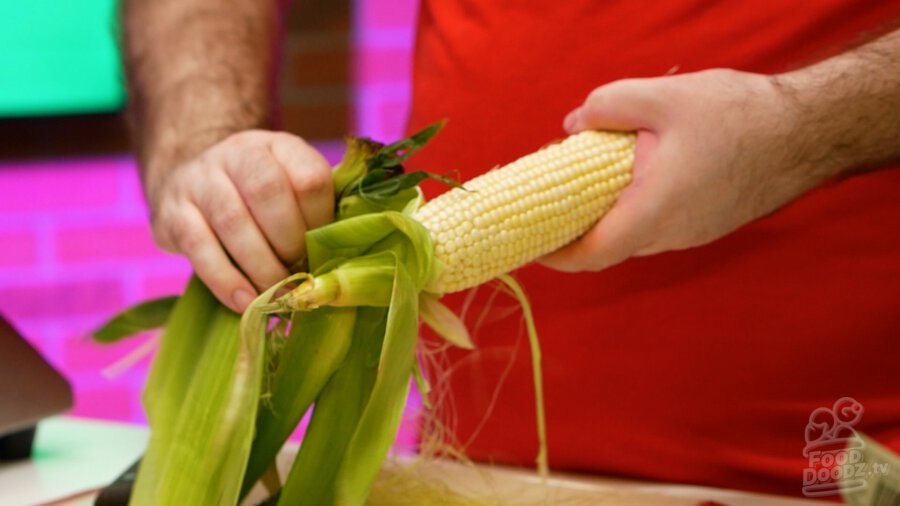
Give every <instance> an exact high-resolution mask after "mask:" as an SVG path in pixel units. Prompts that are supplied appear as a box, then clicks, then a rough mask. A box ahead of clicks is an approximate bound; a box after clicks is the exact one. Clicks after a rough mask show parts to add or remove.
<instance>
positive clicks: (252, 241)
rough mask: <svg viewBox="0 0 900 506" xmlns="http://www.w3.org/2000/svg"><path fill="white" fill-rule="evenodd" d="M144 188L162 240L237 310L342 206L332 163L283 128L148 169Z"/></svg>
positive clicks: (251, 133) (294, 259) (283, 270)
mask: <svg viewBox="0 0 900 506" xmlns="http://www.w3.org/2000/svg"><path fill="white" fill-rule="evenodd" d="M145 187H146V190H147V198H148V201H149V204H150V208H151V212H152V226H153V236H154V239H155V240H156V242H157V244H159V246H160V247H162V248H163V249H165V250H167V251H171V252H174V253H180V254H183V255H185V256H186V257H187V258H188V260H189V261H190V262H191V265H192V266H193V268H194V270H195V272H196V274H197V276H199V277H200V279H201V280H202V281H203V282H204V283H205V284H206V286H208V287H209V289H210V290H212V292H213V293H214V294H215V295H216V297H217V298H218V299H219V300H220V301H222V303H224V304H225V305H227V306H228V307H230V308H231V309H233V310H234V311H237V312H243V310H244V309H246V307H247V305H248V304H249V303H250V302H251V301H252V300H253V298H254V297H255V296H256V294H257V293H259V291H261V290H265V289H266V288H268V287H270V286H272V285H273V284H275V283H276V282H278V281H279V280H281V279H283V278H284V277H286V276H287V275H288V272H289V268H290V267H291V266H295V265H297V264H298V263H300V262H303V261H304V260H305V258H306V248H305V243H304V233H305V232H306V231H307V230H309V229H312V228H316V227H319V226H322V225H325V224H327V223H329V222H331V220H332V219H333V213H334V190H333V188H332V181H331V167H330V166H329V164H328V162H327V161H326V160H325V158H324V157H323V156H322V155H321V154H320V153H319V152H318V151H316V150H315V149H314V148H313V147H312V146H310V145H309V144H307V143H306V142H305V141H303V139H301V138H299V137H296V136H294V135H290V134H287V133H283V132H272V131H265V130H248V131H244V132H240V133H237V134H234V135H231V136H230V137H228V138H226V139H225V140H223V141H221V142H219V143H218V144H216V145H214V146H212V147H211V148H209V149H207V150H206V151H205V152H203V153H201V154H200V155H199V156H197V157H196V158H194V159H193V160H190V161H188V162H187V163H183V164H181V165H179V166H177V167H171V168H170V167H163V166H159V167H155V168H153V169H151V170H149V171H147V173H146V181H145ZM229 256H230V257H231V259H233V261H234V262H232V260H231V259H229ZM235 264H237V265H236V266H235Z"/></svg>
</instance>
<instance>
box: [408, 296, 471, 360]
mask: <svg viewBox="0 0 900 506" xmlns="http://www.w3.org/2000/svg"><path fill="white" fill-rule="evenodd" d="M419 311H420V313H421V314H420V316H421V317H422V321H424V322H425V324H426V325H428V326H429V327H431V329H432V330H434V331H435V332H436V333H437V334H438V335H439V336H441V337H443V338H444V339H446V340H447V342H449V343H450V344H452V345H454V346H459V347H460V348H463V349H466V350H472V349H475V344H473V343H472V338H471V337H469V330H468V329H467V328H466V324H465V323H463V321H462V320H460V319H459V316H456V313H454V312H453V311H451V310H450V308H448V307H447V306H445V305H443V304H441V303H440V301H438V297H437V296H436V295H432V294H430V293H425V292H423V293H422V294H420V295H419Z"/></svg>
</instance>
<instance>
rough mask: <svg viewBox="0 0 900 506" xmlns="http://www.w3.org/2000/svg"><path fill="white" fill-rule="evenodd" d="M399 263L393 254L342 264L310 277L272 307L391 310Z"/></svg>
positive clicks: (358, 258)
mask: <svg viewBox="0 0 900 506" xmlns="http://www.w3.org/2000/svg"><path fill="white" fill-rule="evenodd" d="M396 262H397V259H396V255H394V254H392V253H390V252H381V253H374V254H371V255H365V256H361V257H357V258H353V259H350V260H346V261H341V262H340V263H338V264H336V265H332V267H331V269H330V270H327V271H326V272H323V273H320V274H318V275H316V276H310V278H309V279H308V280H306V281H304V282H303V283H302V284H301V285H300V286H298V287H297V288H295V289H293V290H291V291H290V292H289V293H288V294H286V295H284V296H282V297H281V298H279V299H278V300H276V301H275V302H273V303H272V304H271V307H272V308H274V310H275V311H277V312H292V311H309V310H313V309H316V308H318V307H322V306H330V307H358V306H377V307H387V305H388V304H389V303H390V301H391V285H392V284H393V282H394V268H395V265H396ZM323 270H325V269H323Z"/></svg>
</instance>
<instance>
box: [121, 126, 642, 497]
mask: <svg viewBox="0 0 900 506" xmlns="http://www.w3.org/2000/svg"><path fill="white" fill-rule="evenodd" d="M440 126H441V124H436V125H434V126H432V127H429V128H427V129H425V130H423V131H422V132H420V133H418V134H416V135H414V136H412V137H411V138H409V139H404V140H402V141H398V142H397V143H394V144H391V145H389V146H381V145H379V144H376V143H372V142H371V141H365V140H351V142H350V144H349V149H348V153H347V154H346V155H345V158H344V160H343V161H342V162H341V164H340V165H339V166H338V167H336V169H335V179H334V180H335V193H336V196H337V197H338V198H337V200H338V202H339V205H338V209H337V221H335V222H334V223H333V224H330V225H328V226H325V227H322V228H319V229H316V230H312V231H309V232H307V235H306V239H307V249H308V260H309V267H310V272H309V273H300V274H296V275H294V276H291V277H290V278H287V279H286V280H283V281H282V282H281V283H279V284H277V285H276V286H274V287H272V288H270V289H269V290H268V291H267V292H266V293H264V294H263V295H261V296H260V297H259V298H258V299H257V300H256V301H254V303H253V305H252V306H251V308H250V309H249V310H248V311H247V312H246V313H245V315H244V318H243V320H242V321H241V325H240V341H241V344H240V345H239V346H238V345H235V343H236V341H235V340H234V338H233V336H229V335H227V334H231V333H233V332H234V331H236V330H237V328H236V320H235V319H234V315H230V313H228V310H227V309H225V308H224V306H220V307H216V305H215V304H214V303H213V304H206V305H205V306H204V308H205V309H208V310H210V311H207V312H209V313H211V314H209V315H208V316H207V317H204V318H202V319H201V321H200V322H197V325H194V326H189V327H185V326H184V324H185V322H186V321H187V320H189V319H186V316H187V315H186V314H182V313H184V312H185V311H187V310H188V309H191V308H190V307H188V306H190V304H189V303H188V301H192V300H193V299H195V298H196V296H194V297H192V296H191V295H192V294H194V295H196V293H195V292H197V291H198V289H202V288H203V287H202V286H200V285H199V283H196V282H192V287H193V289H191V288H190V287H189V290H188V292H187V293H186V295H185V297H184V298H183V299H182V300H181V301H180V303H179V305H178V306H176V308H175V311H174V313H173V314H172V315H171V317H170V319H169V321H168V324H167V332H166V336H164V339H163V341H164V345H163V349H162V351H161V353H160V356H158V357H157V361H156V363H155V364H154V373H155V372H160V371H166V372H167V374H166V375H165V377H167V378H175V379H176V380H177V381H175V382H174V383H172V382H171V381H170V382H166V381H163V382H162V383H160V381H154V380H160V379H162V380H164V379H165V378H164V377H162V376H160V377H156V376H154V375H151V381H150V385H148V392H147V393H146V400H147V404H148V406H147V407H148V412H149V413H148V414H149V415H150V419H151V424H152V426H153V434H154V441H157V443H156V444H155V446H154V445H153V444H151V451H149V452H148V456H147V458H146V459H145V462H144V463H143V464H142V467H141V476H140V477H139V479H138V491H137V493H136V494H135V496H134V497H133V498H132V501H133V502H134V503H135V504H140V503H150V502H153V503H158V504H178V503H179V502H178V500H179V499H180V498H183V497H195V498H197V499H198V501H199V503H204V504H206V503H209V504H213V503H216V504H234V503H235V501H236V499H237V496H238V493H239V492H240V495H243V494H244V493H246V491H247V490H248V488H249V487H250V485H252V484H253V483H254V482H255V481H256V479H257V478H258V477H259V476H260V475H261V474H262V472H263V470H264V469H266V467H267V466H268V465H269V463H270V461H271V459H272V458H273V457H274V455H275V453H276V452H277V451H278V449H279V448H280V447H281V444H282V443H283V441H284V440H285V439H286V438H287V435H288V434H289V433H290V429H291V428H292V427H293V426H294V425H295V424H296V423H297V422H298V421H299V419H300V417H301V416H302V414H303V413H304V412H305V411H306V410H307V408H308V407H309V405H310V402H311V401H312V398H313V396H315V397H316V401H315V406H316V407H315V408H314V412H313V413H314V414H313V419H312V422H311V425H310V431H309V433H308V434H307V438H306V439H305V440H304V443H303V446H302V447H301V451H300V457H298V459H297V461H296V462H295V469H294V470H292V471H291V473H290V475H289V477H288V481H287V483H286V484H285V486H284V489H283V495H282V496H281V499H280V501H279V504H294V503H296V502H297V501H298V500H300V498H303V501H304V503H306V502H310V503H311V504H318V503H322V504H328V503H332V502H333V503H336V504H341V505H344V504H346V505H361V504H363V502H364V501H365V499H366V496H367V495H368V491H369V490H370V489H371V486H372V483H373V481H374V480H375V477H376V475H377V473H378V470H379V468H380V466H381V463H382V462H383V460H384V458H385V455H386V453H387V451H388V448H389V446H390V444H391V442H392V441H393V436H394V434H395V433H396V430H397V427H398V425H399V420H400V415H401V413H402V410H403V406H404V399H405V398H406V393H407V390H408V388H409V381H408V380H409V378H410V377H411V376H416V374H415V371H416V365H415V359H414V351H415V339H416V335H417V324H416V323H417V317H421V318H422V319H423V320H424V321H425V322H426V323H427V324H429V325H430V326H432V327H433V328H434V329H435V330H436V331H437V332H438V333H439V334H440V335H442V336H444V337H445V338H447V340H448V341H449V342H451V343H453V344H456V345H459V346H463V347H471V346H472V343H471V341H470V340H469V337H468V334H467V332H466V331H465V326H464V325H463V323H462V321H460V320H459V319H458V318H456V317H455V316H454V315H453V314H452V312H450V310H449V309H448V308H446V307H444V306H442V305H441V304H440V303H439V302H438V297H439V296H440V295H441V294H443V293H448V292H453V291H458V290H462V289H465V288H469V287H472V286H476V285H477V284H479V283H482V282H484V281H487V280H490V279H492V278H496V277H499V278H500V279H501V280H502V281H504V282H505V283H507V284H509V285H510V286H511V288H512V289H513V291H514V292H515V293H516V294H517V296H518V298H519V299H520V300H522V301H523V312H524V314H525V318H526V320H527V322H528V333H529V338H530V340H531V343H532V355H533V361H534V363H533V367H534V374H535V400H536V409H537V412H538V438H539V445H540V448H541V453H540V454H539V456H538V459H537V461H538V467H539V469H541V470H546V459H547V457H546V453H545V450H546V435H545V429H544V424H543V394H542V387H541V383H540V349H539V346H538V344H537V341H536V339H537V338H536V330H535V329H534V324H533V322H532V320H531V315H530V310H529V306H528V304H527V302H525V301H524V294H523V293H522V291H521V288H519V287H518V285H517V284H516V283H515V282H514V281H513V280H512V278H510V277H509V276H506V275H505V273H507V272H509V271H511V270H514V269H516V268H518V267H520V266H522V265H524V264H525V263H527V262H529V261H532V260H534V259H536V258H538V257H539V256H541V255H543V254H545V253H547V252H550V251H552V250H554V249H556V248H558V247H560V246H563V245H564V244H566V243H568V242H570V241H572V240H573V239H575V238H577V237H578V236H579V235H581V234H583V233H584V232H585V231H586V230H588V228H589V227H590V226H591V225H592V224H593V223H594V222H596V220H597V219H599V217H600V216H602V215H603V214H604V213H605V212H606V211H607V210H608V209H609V208H610V207H612V205H613V203H614V202H615V200H616V199H617V198H618V196H619V194H620V193H621V191H622V190H623V189H624V187H625V186H626V185H627V184H628V182H629V181H630V178H631V176H630V170H631V165H632V162H633V158H634V155H633V149H634V140H635V136H634V134H613V133H601V132H584V133H581V134H577V135H574V136H572V137H569V138H568V139H566V140H564V141H563V142H561V143H560V144H556V145H552V146H549V147H547V148H545V149H543V150H540V151H538V152H536V153H533V154H531V155H528V156H526V157H523V158H521V159H519V160H517V161H515V162H513V163H511V164H509V165H507V166H506V167H503V168H501V169H497V170H494V171H491V172H489V173H487V174H485V175H483V176H481V177H479V178H475V179H473V180H471V181H469V182H467V183H466V184H465V189H453V190H450V191H449V192H447V193H445V194H444V195H442V196H440V197H438V198H436V199H434V200H433V201H431V202H429V203H427V204H425V205H423V206H421V199H420V198H419V197H418V195H419V193H418V190H417V189H416V188H415V185H416V184H418V182H419V181H421V179H422V178H423V177H424V176H423V175H422V174H423V173H411V174H402V170H398V169H399V164H400V163H401V162H403V161H404V160H405V159H406V158H407V157H408V156H409V155H410V154H412V153H413V152H414V151H415V150H417V149H419V148H420V147H421V146H422V145H424V144H425V142H427V140H428V139H429V138H430V137H431V136H432V135H434V133H436V132H437V130H438V129H440ZM407 177H408V178H407ZM432 177H434V176H432ZM438 179H441V178H439V177H438ZM297 281H302V282H301V283H300V284H299V286H298V287H296V288H295V289H294V290H292V291H291V293H289V294H287V295H285V296H283V297H281V298H278V299H277V300H273V294H274V293H276V292H277V291H278V290H280V289H281V288H282V287H284V286H287V285H288V284H290V283H294V282H297ZM195 285H196V286H195ZM423 292H425V293H423ZM197 293H199V292H197ZM204 293H205V294H206V299H211V295H209V293H208V291H206V292H204ZM192 303H194V304H195V307H199V306H196V304H199V301H198V302H192ZM157 306H158V305H144V306H142V309H141V311H139V312H140V313H141V314H142V315H143V316H142V317H140V318H138V317H137V316H140V315H137V316H135V315H130V317H129V318H128V319H127V322H126V323H129V325H126V326H125V327H127V328H132V327H134V328H135V329H137V327H146V326H148V325H149V326H152V324H154V322H156V324H158V321H159V318H160V317H159V314H157V313H158V312H159V311H158V308H157ZM182 306H184V307H183V308H182V310H181V311H180V312H179V307H182ZM206 306H209V307H208V308H206ZM320 306H321V307H320ZM329 306H330V307H329ZM161 307H169V308H171V304H170V303H167V305H163V306H161ZM148 308H151V309H152V308H156V309H157V310H155V311H150V310H149V309H148ZM201 309H203V308H201ZM294 311H303V312H307V311H308V313H304V316H302V317H298V318H294V320H293V322H294V325H292V326H290V335H291V338H290V339H289V341H288V344H287V345H286V346H285V347H284V348H279V347H269V346H267V343H268V342H269V340H270V339H271V338H269V337H267V334H268V332H267V331H266V328H267V327H268V324H267V322H268V315H271V314H274V315H281V317H282V318H287V317H288V315H290V314H291V313H292V312H294ZM220 313H223V314H225V313H227V314H225V316H229V315H230V316H232V318H231V319H230V320H229V319H228V318H225V316H222V315H221V314H220ZM338 313H339V314H340V315H344V316H345V317H343V318H341V321H340V322H337V323H340V324H338V325H333V324H332V323H335V322H332V321H331V319H332V318H331V317H332V316H333V315H336V314H338ZM204 314H206V313H204ZM179 315H181V316H179ZM357 315H358V316H359V318H356V317H357ZM135 318H137V320H138V323H139V325H137V327H135V325H134V321H133V320H135ZM223 318H224V319H223ZM142 319H143V320H144V321H140V320H142ZM120 320H121V319H120ZM220 320H221V322H220ZM226 320H227V321H226ZM114 322H115V320H114ZM215 322H219V323H221V324H215ZM119 323H121V322H119ZM226 324H227V325H226ZM119 327H122V325H119V326H118V327H116V328H115V329H113V330H115V331H114V332H111V334H110V335H111V336H112V337H113V338H118V336H119V334H123V333H124V332H125V331H126V330H127V329H126V330H123V329H122V328H119ZM195 327H196V328H195ZM138 330H139V329H138ZM351 330H352V332H353V335H352V339H351V336H350V335H349V331H351ZM213 334H222V335H220V336H219V337H220V339H211V338H212V337H214V336H213ZM369 334H371V335H369ZM207 341H209V342H211V343H220V344H221V343H228V344H227V345H221V346H213V349H212V350H206V351H204V352H203V353H202V358H201V363H202V364H203V367H197V366H195V365H194V364H192V363H191V361H192V360H193V359H194V356H195V355H196V353H195V354H180V353H179V354H175V355H172V353H171V352H172V351H173V350H174V351H177V350H176V348H173V346H176V347H177V346H178V345H179V343H190V345H191V346H190V349H194V348H197V349H198V351H199V350H200V349H203V348H204V347H206V343H207ZM337 342H340V343H341V344H342V346H337V347H336V348H335V349H333V350H331V352H332V353H331V355H333V356H332V357H331V359H330V360H325V361H324V362H322V361H321V359H322V356H321V350H322V348H321V346H320V345H321V344H322V343H331V344H335V343H337ZM351 343H353V344H351ZM360 344H365V346H364V347H362V348H361V347H360ZM348 348H349V351H348ZM179 349H181V348H179ZM235 351H237V353H235ZM213 352H217V353H213ZM218 352H221V353H218ZM265 353H268V354H269V356H268V359H269V366H270V367H272V370H267V368H266V367H265V366H263V354H265ZM345 354H347V356H346V357H345V356H344V355H345ZM186 355H190V360H189V361H188V362H185V360H186V359H185V358H184V356H186ZM218 355H223V357H224V355H228V356H227V357H225V358H221V357H219V356H218ZM249 355H252V357H250V356H249ZM317 357H318V358H317ZM234 359H238V360H234ZM313 359H316V360H313ZM375 359H377V360H375ZM230 362H234V365H235V367H234V368H233V369H229V368H227V367H213V366H214V365H216V364H217V363H218V364H219V365H225V364H228V363H230ZM307 362H310V363H309V364H307ZM319 362H322V363H319ZM313 363H315V365H316V367H313ZM241 365H243V366H244V367H243V369H246V366H247V365H252V367H250V369H248V370H247V371H243V372H242V370H241V369H242V368H241V367H240V366H241ZM298 366H300V367H298ZM173 368H174V369H175V371H174V375H173V374H172V372H171V369H173ZM314 369H315V370H314ZM222 375H225V376H228V378H225V377H222ZM417 378H419V379H420V380H421V381H417V386H419V387H420V389H422V391H423V396H425V392H427V384H424V383H425V380H424V378H421V374H419V375H418V376H417ZM261 380H263V381H261ZM151 385H155V386H154V388H150V386H151ZM221 385H226V386H229V385H230V386H231V387H233V389H234V390H235V391H239V392H240V393H241V395H229V396H228V397H229V398H228V399H224V398H221V397H222V396H221V395H217V396H214V397H215V398H210V399H208V402H201V399H200V397H197V396H198V395H200V396H202V395H208V394H209V393H213V394H216V393H217V392H219V393H228V392H226V391H224V390H222V389H221V388H219V386H221ZM265 385H268V387H267V386H265ZM164 387H168V388H164ZM220 391H221V392H220ZM186 393H187V394H192V395H194V397H192V398H193V399H194V401H195V402H193V403H191V404H192V407H191V409H185V410H183V411H184V412H183V413H179V414H178V415H177V416H175V415H174V414H173V413H174V411H173V409H174V408H175V407H177V406H179V405H180V404H182V403H183V401H184V399H185V398H186V397H185V395H186ZM348 394H349V395H348ZM259 396H265V398H266V401H265V402H263V403H262V405H261V406H260V415H259V418H258V419H256V420H255V423H254V420H253V419H254V418H255V416H254V413H256V409H255V408H256V407H257V406H256V402H255V401H256V399H257V398H258V397H259ZM236 413H243V414H244V418H241V417H240V416H238V417H237V418H239V419H240V420H234V418H235V417H234V415H235V414H236ZM219 414H222V415H223V416H224V415H228V416H225V417H224V419H227V420H226V421H230V422H238V423H230V424H229V423H225V424H221V426H220V427H219V430H210V427H209V425H210V423H214V422H216V420H219V419H220V418H222V417H221V416H219ZM164 415H166V416H164ZM336 421H338V422H340V423H336ZM232 425H233V426H234V427H232ZM195 426H196V427H195ZM191 428H193V429H191ZM188 429H191V430H188ZM224 429H228V430H229V431H230V432H229V433H234V434H236V437H233V438H226V439H228V440H229V441H231V443H228V442H223V441H222V439H223V438H222V436H221V435H222V434H224V433H225V432H224ZM254 430H255V431H256V434H257V437H256V439H255V440H254V441H253V448H252V451H251V449H250V438H251V437H252V433H253V432H254ZM187 443H190V445H188V446H185V445H186V444H187ZM185 448H186V449H187V450H190V451H191V452H192V453H190V452H189V453H190V454H189V455H188V454H185V455H182V454H184V453H185V451H187V450H185ZM194 448H196V450H194ZM179 452H181V453H179ZM166 456H171V458H164V457H166ZM248 460H249V465H248ZM211 461H212V462H217V464H213V463H212V462H211ZM220 468H221V469H222V470H223V471H222V472H220V473H219V474H216V476H208V477H207V479H204V480H202V481H200V482H197V481H196V480H193V479H192V478H190V477H191V476H195V475H199V474H202V473H203V472H206V473H207V474H208V473H217V472H218V471H217V469H220ZM198 473H199V474H198ZM242 475H243V478H244V483H243V487H242V490H239V488H238V485H239V484H240V481H241V480H240V477H241V476H242ZM176 497H177V498H178V499H176ZM195 502H196V501H195Z"/></svg>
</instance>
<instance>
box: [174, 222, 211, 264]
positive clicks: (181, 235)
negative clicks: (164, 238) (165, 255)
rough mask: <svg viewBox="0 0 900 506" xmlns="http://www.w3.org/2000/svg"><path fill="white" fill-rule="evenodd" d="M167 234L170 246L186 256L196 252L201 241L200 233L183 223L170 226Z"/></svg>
mask: <svg viewBox="0 0 900 506" xmlns="http://www.w3.org/2000/svg"><path fill="white" fill-rule="evenodd" d="M168 234H169V240H170V241H171V244H172V246H174V248H175V249H176V250H177V251H179V252H181V253H183V254H185V255H187V256H188V257H190V256H192V255H193V254H194V253H196V252H197V251H198V250H199V249H200V247H201V245H202V243H203V240H202V238H201V237H200V234H198V233H197V232H196V231H195V230H192V229H191V228H190V227H188V226H186V225H183V224H182V225H176V226H174V227H172V228H170V229H169V232H168Z"/></svg>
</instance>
